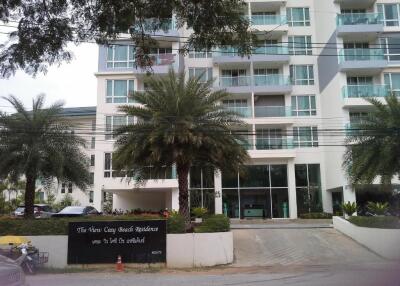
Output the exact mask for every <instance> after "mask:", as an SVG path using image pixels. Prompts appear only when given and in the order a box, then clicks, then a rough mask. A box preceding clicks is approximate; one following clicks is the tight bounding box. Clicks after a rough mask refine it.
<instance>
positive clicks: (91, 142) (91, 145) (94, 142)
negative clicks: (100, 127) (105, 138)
mask: <svg viewBox="0 0 400 286" xmlns="http://www.w3.org/2000/svg"><path fill="white" fill-rule="evenodd" d="M90 148H91V149H94V148H96V137H92V138H91V140H90Z"/></svg>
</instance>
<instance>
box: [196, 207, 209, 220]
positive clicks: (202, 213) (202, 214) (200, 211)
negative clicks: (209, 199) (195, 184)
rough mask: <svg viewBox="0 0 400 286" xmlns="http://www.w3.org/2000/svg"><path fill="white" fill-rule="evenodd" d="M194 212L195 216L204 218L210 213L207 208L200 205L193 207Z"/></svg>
mask: <svg viewBox="0 0 400 286" xmlns="http://www.w3.org/2000/svg"><path fill="white" fill-rule="evenodd" d="M192 213H193V216H194V217H195V218H203V217H205V215H206V214H207V213H208V210H207V209H206V208H201V207H198V208H193V210H192Z"/></svg>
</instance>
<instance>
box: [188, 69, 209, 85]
mask: <svg viewBox="0 0 400 286" xmlns="http://www.w3.org/2000/svg"><path fill="white" fill-rule="evenodd" d="M189 77H198V78H200V82H207V81H209V80H212V79H213V76H212V68H189Z"/></svg>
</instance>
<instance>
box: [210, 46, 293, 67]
mask: <svg viewBox="0 0 400 286" xmlns="http://www.w3.org/2000/svg"><path fill="white" fill-rule="evenodd" d="M289 60H290V56H289V50H288V48H287V47H282V46H260V47H257V48H256V49H255V50H254V51H253V54H252V55H251V56H250V57H248V56H243V57H242V56H240V55H239V53H238V52H237V50H236V49H233V48H230V49H229V48H228V49H222V50H220V51H219V52H217V53H216V56H214V57H213V62H214V63H217V64H219V65H221V64H230V63H250V62H257V63H263V62H265V63H281V64H284V63H288V62H289Z"/></svg>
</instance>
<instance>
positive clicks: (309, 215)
mask: <svg viewBox="0 0 400 286" xmlns="http://www.w3.org/2000/svg"><path fill="white" fill-rule="evenodd" d="M299 217H300V218H303V219H329V218H332V214H330V213H303V214H300V215H299Z"/></svg>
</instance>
